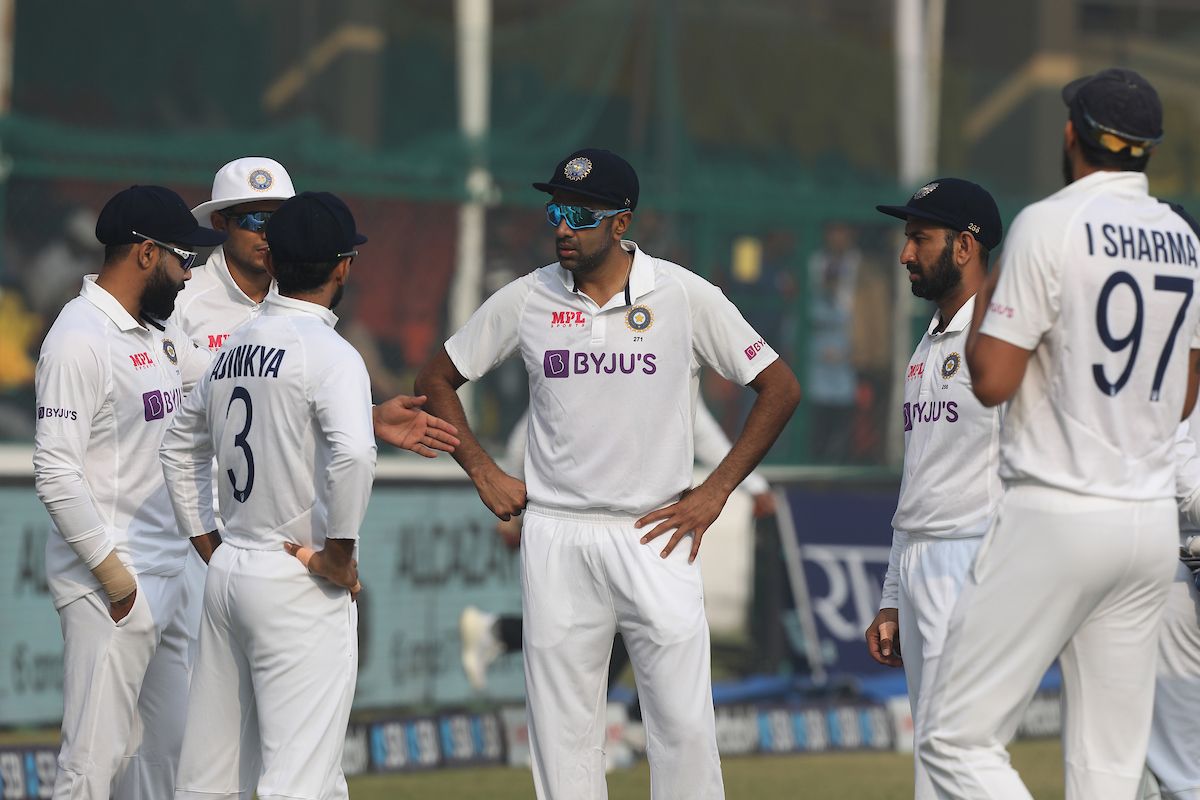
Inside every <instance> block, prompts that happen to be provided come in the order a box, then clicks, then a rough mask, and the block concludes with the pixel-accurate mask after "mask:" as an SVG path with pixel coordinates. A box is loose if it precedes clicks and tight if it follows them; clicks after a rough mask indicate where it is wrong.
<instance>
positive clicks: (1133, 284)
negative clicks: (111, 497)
mask: <svg viewBox="0 0 1200 800" xmlns="http://www.w3.org/2000/svg"><path fill="white" fill-rule="evenodd" d="M1121 285H1125V286H1128V287H1129V290H1130V291H1131V292H1133V308H1134V314H1133V326H1132V327H1131V328H1130V329H1129V333H1128V334H1126V335H1125V336H1122V337H1121V338H1119V339H1118V338H1117V337H1115V336H1113V335H1112V331H1111V330H1109V327H1108V304H1109V301H1110V300H1111V299H1112V294H1113V292H1114V291H1115V290H1116V288H1117V287H1118V286H1121ZM1194 286H1195V283H1194V281H1193V280H1192V279H1191V278H1180V277H1176V276H1172V275H1155V276H1154V290H1155V291H1158V292H1176V293H1178V294H1182V295H1183V302H1182V303H1180V304H1179V311H1177V312H1176V313H1175V322H1174V323H1173V324H1172V325H1171V333H1170V335H1169V336H1167V341H1166V342H1165V343H1164V344H1163V349H1162V352H1160V353H1159V354H1158V366H1157V368H1156V369H1155V370H1154V383H1153V384H1152V385H1151V387H1150V400H1151V401H1152V402H1157V401H1158V396H1159V391H1160V390H1161V389H1162V383H1163V378H1164V377H1165V376H1166V374H1167V362H1168V361H1170V360H1171V351H1172V350H1173V349H1175V337H1176V336H1178V335H1179V328H1180V327H1182V325H1183V318H1184V316H1185V315H1186V314H1187V308H1188V304H1189V303H1191V302H1192V292H1193V290H1194ZM1144 305H1145V304H1144V303H1143V301H1142V290H1141V289H1139V288H1138V284H1137V280H1136V279H1135V278H1134V277H1133V276H1132V275H1130V274H1129V273H1128V272H1114V273H1113V274H1112V275H1110V276H1109V278H1108V280H1107V281H1105V282H1104V287H1103V288H1102V289H1101V290H1100V297H1099V298H1098V299H1097V300H1096V331H1097V333H1099V334H1100V341H1101V342H1103V343H1104V346H1105V347H1107V348H1108V349H1109V350H1111V351H1112V352H1114V353H1119V352H1121V351H1122V350H1124V349H1126V348H1129V361H1127V362H1126V363H1125V369H1124V370H1123V371H1122V372H1121V375H1120V376H1119V377H1118V378H1117V380H1116V381H1115V382H1114V381H1110V380H1109V379H1108V376H1107V375H1106V374H1105V373H1104V365H1103V364H1093V365H1092V377H1093V378H1095V379H1096V386H1098V387H1100V391H1102V392H1104V393H1105V394H1106V395H1108V396H1109V397H1112V396H1114V395H1115V394H1116V393H1117V392H1119V391H1121V389H1122V388H1124V386H1125V384H1126V382H1128V380H1129V376H1130V375H1132V374H1133V363H1134V362H1135V361H1137V356H1138V348H1139V347H1141V344H1142V317H1143V313H1142V312H1143V307H1144ZM246 425H247V427H249V422H247V423H246Z"/></svg>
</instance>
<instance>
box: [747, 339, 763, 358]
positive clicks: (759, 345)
mask: <svg viewBox="0 0 1200 800" xmlns="http://www.w3.org/2000/svg"><path fill="white" fill-rule="evenodd" d="M766 346H767V343H766V342H765V341H763V340H762V339H759V340H758V341H757V342H755V343H754V344H752V345H750V346H749V347H747V348H746V349H745V350H743V351H742V352H744V353H745V354H746V360H747V361H753V360H754V357H755V356H757V355H758V354H759V353H760V352H762V349H763V348H764V347H766Z"/></svg>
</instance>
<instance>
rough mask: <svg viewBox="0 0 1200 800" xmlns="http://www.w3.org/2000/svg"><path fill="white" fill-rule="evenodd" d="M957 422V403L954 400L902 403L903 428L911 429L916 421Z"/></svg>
mask: <svg viewBox="0 0 1200 800" xmlns="http://www.w3.org/2000/svg"><path fill="white" fill-rule="evenodd" d="M942 420H945V421H946V422H958V403H957V402H955V401H954V400H930V401H928V402H925V403H905V404H904V430H905V431H911V430H912V429H913V426H914V425H916V424H917V423H919V422H920V423H927V422H940V421H942Z"/></svg>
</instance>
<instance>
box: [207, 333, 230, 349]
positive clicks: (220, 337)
mask: <svg viewBox="0 0 1200 800" xmlns="http://www.w3.org/2000/svg"><path fill="white" fill-rule="evenodd" d="M228 338H229V334H228V333H210V334H208V349H209V350H220V349H221V345H223V344H225V340H226V339H228Z"/></svg>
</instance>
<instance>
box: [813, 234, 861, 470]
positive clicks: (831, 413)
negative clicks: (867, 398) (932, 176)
mask: <svg viewBox="0 0 1200 800" xmlns="http://www.w3.org/2000/svg"><path fill="white" fill-rule="evenodd" d="M861 261H862V256H861V254H860V253H859V251H858V247H857V246H856V244H855V241H854V234H853V231H851V229H850V227H849V226H848V225H846V224H844V223H840V222H832V223H829V224H828V225H826V227H825V236H824V244H823V247H822V249H821V250H818V251H817V252H815V253H813V255H812V258H810V259H809V262H808V275H809V290H810V291H809V296H810V302H809V333H808V337H807V344H808V348H809V352H808V376H807V377H808V380H807V381H805V382H804V384H803V385H804V389H805V392H806V393H807V396H808V398H809V404H810V405H809V408H810V409H811V414H810V417H809V423H808V424H809V448H810V453H809V455H810V457H811V458H812V459H813V460H815V461H819V462H822V463H831V464H840V463H845V462H846V461H848V460H849V459H850V453H851V451H850V444H851V441H852V439H851V433H852V425H853V423H854V415H855V397H856V393H857V390H858V385H857V376H856V375H855V369H854V361H853V357H852V347H853V323H854V301H855V289H856V286H857V281H858V272H859V265H860V262H861Z"/></svg>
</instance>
